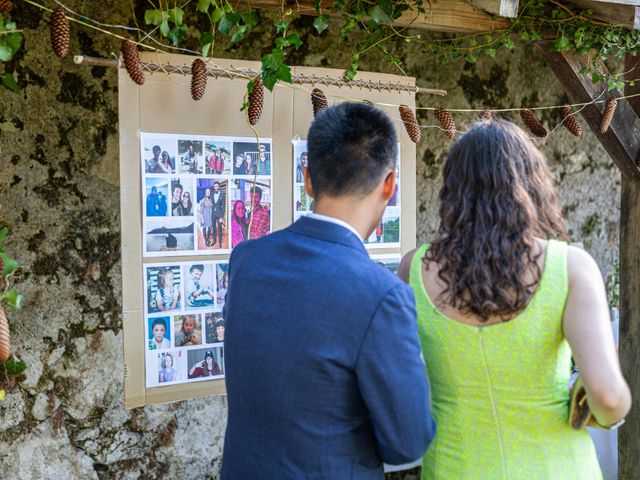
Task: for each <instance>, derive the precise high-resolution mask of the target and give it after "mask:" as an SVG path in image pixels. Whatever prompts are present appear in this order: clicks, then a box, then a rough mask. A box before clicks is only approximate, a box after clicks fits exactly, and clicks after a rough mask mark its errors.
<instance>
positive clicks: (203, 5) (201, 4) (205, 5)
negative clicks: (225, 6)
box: [198, 0, 217, 13]
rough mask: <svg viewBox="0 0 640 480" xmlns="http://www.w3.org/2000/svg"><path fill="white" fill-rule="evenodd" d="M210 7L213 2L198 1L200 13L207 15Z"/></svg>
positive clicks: (207, 0)
mask: <svg viewBox="0 0 640 480" xmlns="http://www.w3.org/2000/svg"><path fill="white" fill-rule="evenodd" d="M209 5H211V0H198V11H199V12H202V13H207V11H208V10H209ZM216 10H217V9H216Z"/></svg>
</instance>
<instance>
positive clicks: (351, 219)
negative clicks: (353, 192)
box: [313, 197, 372, 238]
mask: <svg viewBox="0 0 640 480" xmlns="http://www.w3.org/2000/svg"><path fill="white" fill-rule="evenodd" d="M313 211H314V213H317V214H319V215H326V216H327V217H333V218H337V219H339V220H342V221H343V222H345V223H348V224H349V225H351V226H352V227H353V228H354V229H355V230H356V231H357V232H358V234H359V235H360V238H367V237H368V236H369V234H370V232H371V223H372V220H371V208H370V207H369V205H368V204H367V203H366V202H361V201H357V200H353V199H342V198H329V197H325V198H322V199H319V200H317V201H316V203H315V208H314V210H313Z"/></svg>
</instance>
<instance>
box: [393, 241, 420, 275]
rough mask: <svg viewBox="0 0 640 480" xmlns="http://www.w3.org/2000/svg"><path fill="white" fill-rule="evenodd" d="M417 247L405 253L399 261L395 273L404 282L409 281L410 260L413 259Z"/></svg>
mask: <svg viewBox="0 0 640 480" xmlns="http://www.w3.org/2000/svg"><path fill="white" fill-rule="evenodd" d="M416 250H417V248H414V249H413V250H411V251H410V252H408V253H406V254H405V256H404V257H402V260H401V261H400V266H399V267H398V273H397V275H398V276H399V277H400V278H401V279H402V280H404V281H405V282H406V283H409V272H410V271H411V260H413V256H414V255H415V253H416Z"/></svg>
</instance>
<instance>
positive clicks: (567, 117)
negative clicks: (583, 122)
mask: <svg viewBox="0 0 640 480" xmlns="http://www.w3.org/2000/svg"><path fill="white" fill-rule="evenodd" d="M562 123H563V124H564V126H565V127H567V130H569V131H570V132H571V133H572V134H573V135H575V136H576V137H579V136H580V135H582V127H581V126H580V124H579V123H578V119H577V118H576V117H575V116H574V115H573V114H572V113H571V107H570V106H569V105H565V106H564V107H562Z"/></svg>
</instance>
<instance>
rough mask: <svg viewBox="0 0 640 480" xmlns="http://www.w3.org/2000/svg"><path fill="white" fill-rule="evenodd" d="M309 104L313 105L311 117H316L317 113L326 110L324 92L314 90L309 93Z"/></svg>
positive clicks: (317, 89)
mask: <svg viewBox="0 0 640 480" xmlns="http://www.w3.org/2000/svg"><path fill="white" fill-rule="evenodd" d="M311 104H312V105H313V116H314V117H315V116H316V115H318V112H319V111H320V110H322V109H323V108H327V107H328V106H329V102H327V97H325V95H324V92H323V91H322V90H320V89H319V88H314V89H313V91H312V92H311Z"/></svg>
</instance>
